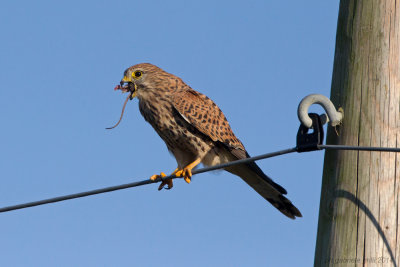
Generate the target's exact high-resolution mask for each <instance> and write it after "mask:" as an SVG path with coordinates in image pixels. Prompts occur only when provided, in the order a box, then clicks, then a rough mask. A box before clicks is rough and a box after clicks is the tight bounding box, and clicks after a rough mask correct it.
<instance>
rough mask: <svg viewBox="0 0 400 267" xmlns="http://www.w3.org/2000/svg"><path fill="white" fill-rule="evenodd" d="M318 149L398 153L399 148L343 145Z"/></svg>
mask: <svg viewBox="0 0 400 267" xmlns="http://www.w3.org/2000/svg"><path fill="white" fill-rule="evenodd" d="M318 147H319V148H321V149H335V150H360V151H381V152H400V148H397V147H368V146H344V145H318Z"/></svg>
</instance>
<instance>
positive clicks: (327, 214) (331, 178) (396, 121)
mask: <svg viewBox="0 0 400 267" xmlns="http://www.w3.org/2000/svg"><path fill="white" fill-rule="evenodd" d="M399 61H400V3H399V2H398V1H396V0H342V1H340V8H339V19H338V26H337V35H336V51H335V59H334V69H333V76H332V89H331V99H332V101H333V103H334V104H335V106H336V107H342V108H343V110H344V120H343V123H342V125H341V126H340V127H338V128H337V129H336V130H337V133H336V132H335V130H332V129H330V130H329V132H328V137H327V144H340V145H353V146H378V147H400V64H399ZM399 197H400V153H393V152H390V153H389V152H365V151H364V152H357V151H333V150H328V151H326V154H325V163H324V173H323V181H322V192H321V204H320V211H319V212H320V213H319V222H318V235H317V245H316V251H315V266H331V265H335V266H363V265H365V266H400V229H399V226H400V213H399V211H400V205H399V204H400V203H399V202H400V201H399Z"/></svg>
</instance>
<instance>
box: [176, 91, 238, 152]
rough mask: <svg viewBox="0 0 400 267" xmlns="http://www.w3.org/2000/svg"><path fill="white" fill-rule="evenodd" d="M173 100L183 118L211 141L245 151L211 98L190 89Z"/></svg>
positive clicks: (178, 94)
mask: <svg viewBox="0 0 400 267" xmlns="http://www.w3.org/2000/svg"><path fill="white" fill-rule="evenodd" d="M172 100H173V105H174V108H175V109H176V110H177V111H178V112H179V113H180V114H181V116H182V117H183V118H184V119H185V120H186V121H187V122H188V123H190V124H191V125H193V126H194V127H196V129H197V130H199V131H200V132H201V133H203V134H204V135H206V136H208V137H209V138H211V140H213V141H215V142H216V141H219V142H221V143H223V144H225V145H226V146H228V147H230V148H232V149H238V150H241V151H245V149H244V146H243V144H242V143H241V142H240V140H239V139H238V138H236V136H235V135H234V134H233V132H232V129H231V127H230V126H229V123H228V121H227V119H226V118H225V115H224V114H223V113H222V111H221V109H220V108H219V107H218V106H217V105H216V104H215V103H214V102H213V101H212V100H211V99H210V98H208V97H207V96H205V95H203V94H201V93H199V92H196V91H194V90H192V89H189V90H186V91H182V92H177V93H175V94H174V97H173V99H172Z"/></svg>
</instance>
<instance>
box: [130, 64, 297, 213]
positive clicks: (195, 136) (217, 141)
mask: <svg viewBox="0 0 400 267" xmlns="http://www.w3.org/2000/svg"><path fill="white" fill-rule="evenodd" d="M136 72H138V73H139V72H140V77H135V73H136ZM124 76H125V78H124V79H125V80H124V81H125V82H126V79H128V78H127V77H133V79H132V82H133V83H134V84H135V86H136V91H135V93H136V96H137V98H138V99H139V109H140V112H141V114H142V115H143V117H144V118H145V120H146V121H147V122H149V123H150V124H151V125H152V127H153V128H154V129H155V130H156V132H157V133H158V134H159V136H160V137H161V138H162V139H163V140H164V141H165V143H166V145H167V147H168V149H169V151H171V153H172V154H173V155H174V157H175V158H176V161H177V163H178V169H183V168H185V167H186V166H188V165H189V164H191V163H192V162H194V161H196V159H198V160H199V162H200V161H201V162H202V163H203V164H204V165H206V166H210V165H216V164H220V163H224V162H229V161H232V160H237V159H242V158H246V157H249V155H248V153H247V152H246V150H245V148H244V146H243V144H242V143H241V142H240V140H239V139H238V138H237V137H236V136H235V135H234V133H233V132H232V129H231V127H230V125H229V123H228V121H227V119H226V118H225V116H224V114H223V113H222V111H221V110H220V109H219V108H218V106H217V105H216V104H215V103H214V102H213V101H212V100H211V99H209V98H208V97H207V96H205V95H203V94H201V93H199V92H197V91H195V90H193V89H192V88H190V87H189V86H188V85H187V84H185V83H184V82H183V81H182V80H181V79H180V78H178V77H176V76H175V75H173V74H170V73H167V72H165V71H164V70H162V69H160V68H158V67H157V66H154V65H152V64H149V63H142V64H137V65H134V66H132V67H130V68H128V69H127V70H126V71H125V73H124ZM226 170H227V171H229V172H231V173H233V174H236V175H238V176H239V177H241V178H242V179H243V180H244V181H245V182H246V183H247V184H249V185H250V186H251V187H253V189H255V190H256V191H257V192H258V193H259V194H260V195H261V196H263V197H264V198H265V199H266V200H268V201H269V202H270V203H271V204H272V205H273V206H275V207H276V208H277V209H278V210H280V211H281V212H282V213H283V214H285V215H286V216H288V217H290V218H293V219H294V218H295V217H301V216H302V215H301V213H300V212H299V210H298V209H297V208H296V207H295V206H294V205H293V204H292V203H291V202H290V201H289V200H288V199H287V198H285V197H284V196H283V195H282V194H286V190H285V189H284V188H283V187H281V186H280V185H278V184H276V183H275V182H273V181H272V180H271V179H270V178H269V177H268V176H266V175H265V174H264V173H263V172H262V170H261V169H260V168H259V167H258V166H257V165H256V163H254V162H253V163H248V164H242V165H236V166H233V167H229V168H227V169H226ZM190 175H191V174H190Z"/></svg>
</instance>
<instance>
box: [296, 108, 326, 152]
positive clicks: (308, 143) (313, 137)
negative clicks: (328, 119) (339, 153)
mask: <svg viewBox="0 0 400 267" xmlns="http://www.w3.org/2000/svg"><path fill="white" fill-rule="evenodd" d="M308 115H309V116H310V118H311V120H312V127H311V128H312V130H313V132H312V133H309V132H308V131H309V130H310V128H308V127H306V126H304V125H303V124H300V127H299V131H298V132H297V145H296V151H297V152H309V151H315V150H321V149H322V148H320V147H319V146H320V145H322V142H323V141H324V128H323V127H322V126H323V124H322V120H321V117H320V116H319V115H318V114H316V113H308Z"/></svg>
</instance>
